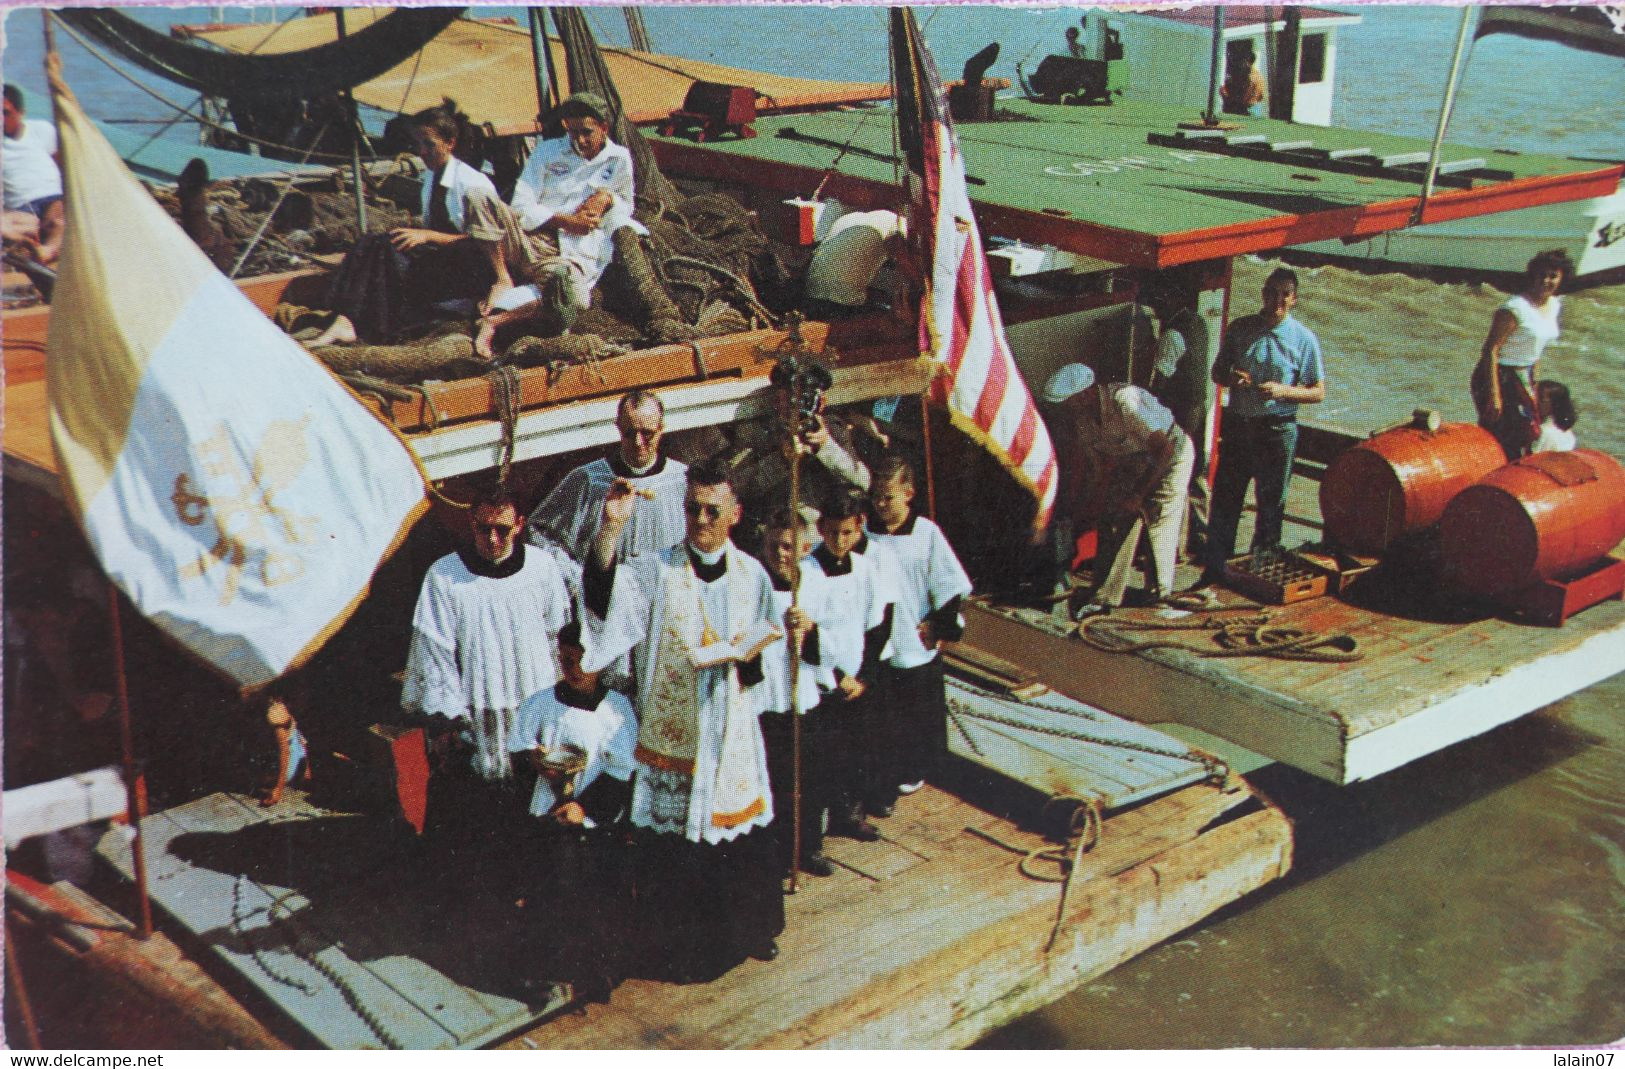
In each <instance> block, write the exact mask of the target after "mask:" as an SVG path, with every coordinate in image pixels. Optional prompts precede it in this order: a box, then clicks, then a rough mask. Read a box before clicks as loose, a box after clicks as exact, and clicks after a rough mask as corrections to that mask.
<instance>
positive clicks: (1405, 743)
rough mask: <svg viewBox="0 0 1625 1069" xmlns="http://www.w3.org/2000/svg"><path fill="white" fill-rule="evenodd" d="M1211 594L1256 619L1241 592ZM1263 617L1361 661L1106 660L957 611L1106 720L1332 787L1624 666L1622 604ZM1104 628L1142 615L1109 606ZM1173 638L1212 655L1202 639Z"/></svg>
mask: <svg viewBox="0 0 1625 1069" xmlns="http://www.w3.org/2000/svg"><path fill="white" fill-rule="evenodd" d="M1223 597H1224V600H1225V602H1226V604H1229V605H1231V606H1234V607H1237V608H1245V609H1249V610H1250V611H1252V612H1258V611H1259V610H1258V609H1257V608H1256V607H1254V606H1252V603H1250V602H1246V601H1245V600H1243V599H1242V598H1240V597H1239V595H1234V594H1230V593H1228V592H1226V593H1225V594H1224V595H1223ZM1268 612H1269V613H1270V616H1271V621H1270V622H1271V625H1272V626H1280V627H1290V628H1302V629H1305V630H1309V631H1314V632H1318V633H1321V634H1327V635H1334V634H1342V635H1348V636H1350V637H1352V638H1353V639H1354V640H1355V641H1356V643H1357V644H1358V649H1359V651H1360V652H1361V653H1362V657H1361V659H1360V660H1359V661H1356V662H1354V663H1352V664H1327V663H1315V662H1301V661H1285V660H1273V659H1269V658H1264V657H1226V658H1212V657H1204V656H1201V655H1200V654H1198V653H1194V652H1185V651H1182V650H1171V649H1153V650H1145V651H1141V652H1134V653H1108V652H1105V651H1103V650H1099V649H1096V648H1094V647H1093V646H1091V645H1089V644H1087V643H1085V642H1083V641H1081V640H1079V639H1078V638H1077V637H1076V636H1075V635H1074V634H1073V626H1072V625H1071V624H1070V623H1069V622H1068V621H1064V620H1058V619H1056V618H1055V617H1053V616H1050V615H1048V614H1045V613H1041V612H1038V611H1036V610H1031V609H1010V608H999V607H995V606H991V605H988V604H985V603H984V604H977V605H974V606H972V607H970V608H969V609H968V610H967V611H966V614H965V615H966V620H967V623H968V629H967V632H966V641H967V642H971V643H974V644H975V645H977V646H979V647H981V648H982V649H985V650H987V651H989V652H991V653H993V654H995V655H997V656H1000V657H1003V658H1005V659H1007V660H1011V661H1015V662H1017V663H1019V664H1022V665H1024V666H1026V667H1028V668H1030V669H1031V670H1032V671H1033V672H1034V674H1035V675H1037V676H1038V677H1039V678H1041V679H1043V680H1044V681H1045V682H1047V683H1049V684H1050V685H1051V686H1053V687H1055V688H1056V689H1057V690H1060V691H1062V692H1064V693H1066V694H1069V695H1071V696H1073V697H1075V698H1078V699H1080V700H1082V701H1085V702H1089V703H1091V704H1093V705H1096V706H1099V707H1100V708H1103V709H1106V710H1108V711H1110V712H1113V713H1116V714H1117V715H1119V716H1124V717H1128V718H1130V719H1132V720H1138V721H1141V722H1142V723H1148V724H1159V723H1177V724H1187V725H1189V726H1191V727H1195V728H1199V729H1201V730H1202V731H1205V732H1208V733H1210V734H1213V735H1217V736H1219V737H1220V738H1224V739H1228V740H1230V741H1232V742H1235V743H1238V744H1239V745H1241V746H1244V747H1246V748H1248V749H1249V750H1253V751H1255V752H1257V753H1259V754H1263V755H1265V756H1267V757H1270V758H1273V759H1275V760H1277V761H1282V762H1285V763H1286V764H1289V765H1292V766H1294V767H1296V768H1300V769H1303V770H1304V771H1306V772H1310V773H1313V774H1314V775H1316V776H1320V777H1322V778H1323V779H1328V780H1331V781H1332V782H1334V783H1342V784H1346V783H1353V782H1356V781H1358V780H1363V779H1369V778H1371V777H1372V776H1377V775H1380V774H1382V773H1383V772H1387V771H1389V770H1390V769H1393V768H1398V767H1399V766H1400V765H1403V764H1406V763H1407V762H1409V761H1413V760H1415V759H1416V758H1418V757H1421V756H1423V755H1425V754H1429V753H1432V752H1434V751H1435V750H1439V749H1442V748H1444V747H1445V746H1448V745H1450V744H1451V743H1454V742H1459V741H1461V740H1462V739H1467V738H1471V737H1472V736H1474V735H1478V734H1481V733H1483V732H1485V731H1488V730H1490V729H1491V728H1493V727H1496V726H1498V725H1500V724H1504V723H1507V722H1508V721H1511V720H1515V719H1517V718H1518V717H1520V716H1523V715H1525V714H1527V713H1531V712H1533V711H1535V710H1537V709H1540V708H1541V707H1543V706H1546V705H1549V704H1551V703H1552V702H1554V701H1557V700H1558V699H1560V698H1563V697H1566V696H1567V695H1570V694H1573V693H1575V692H1577V691H1580V690H1584V689H1585V688H1586V687H1589V686H1591V685H1593V684H1595V683H1598V682H1600V681H1602V680H1604V679H1607V678H1608V677H1609V676H1612V675H1614V674H1616V673H1618V672H1620V671H1622V670H1625V603H1621V602H1619V601H1613V602H1605V603H1603V604H1601V605H1596V606H1594V607H1592V608H1590V609H1587V610H1586V611H1584V612H1582V613H1580V614H1579V615H1577V616H1575V617H1572V618H1571V619H1570V620H1569V621H1568V622H1567V623H1566V624H1564V625H1563V626H1562V627H1555V628H1554V627H1540V626H1533V625H1528V624H1522V623H1517V622H1514V621H1512V620H1509V619H1503V618H1501V617H1499V616H1495V615H1489V614H1487V613H1477V614H1472V615H1465V616H1458V617H1457V618H1455V619H1426V618H1419V617H1418V616H1414V615H1413V616H1405V615H1396V614H1393V613H1388V612H1383V611H1377V610H1374V609H1370V608H1365V607H1362V606H1360V605H1357V604H1351V603H1349V602H1347V601H1343V600H1340V599H1338V598H1333V597H1322V598H1316V599H1312V600H1309V601H1303V602H1298V603H1297V604H1294V605H1287V606H1280V607H1272V608H1270V609H1269V610H1268ZM1112 618H1113V620H1116V621H1122V622H1132V621H1136V620H1141V621H1146V620H1150V619H1151V616H1150V614H1149V612H1148V611H1146V610H1136V609H1122V610H1118V611H1116V612H1114V613H1113V614H1112ZM1169 634H1171V633H1168V632H1162V633H1153V632H1142V633H1140V634H1139V636H1138V637H1141V638H1150V637H1153V636H1155V637H1168V635H1169ZM1179 640H1180V641H1182V642H1184V643H1186V644H1188V645H1189V646H1191V647H1192V648H1193V649H1213V648H1215V647H1214V646H1213V643H1212V642H1211V640H1210V639H1209V638H1208V637H1207V636H1206V635H1203V634H1201V633H1190V632H1186V633H1184V634H1183V636H1182V637H1180V639H1179Z"/></svg>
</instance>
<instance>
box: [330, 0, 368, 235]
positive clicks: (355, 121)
mask: <svg viewBox="0 0 1625 1069" xmlns="http://www.w3.org/2000/svg"><path fill="white" fill-rule="evenodd" d="M333 18H334V20H335V23H336V25H337V26H338V37H339V40H340V41H343V40H344V39H345V38H346V37H347V36H349V34H348V32H347V27H346V26H345V24H344V9H343V8H342V7H338V8H334V9H333ZM344 113H345V115H346V116H347V117H348V118H349V120H350V167H351V169H352V173H353V177H354V179H355V232H356V237H357V238H358V239H359V238H360V237H361V235H363V234H365V233H366V232H367V198H366V195H365V193H364V191H363V190H362V185H361V115H360V113H359V112H357V111H356V107H355V94H354V93H352V92H350V89H349V87H345V90H344Z"/></svg>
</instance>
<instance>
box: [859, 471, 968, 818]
mask: <svg viewBox="0 0 1625 1069" xmlns="http://www.w3.org/2000/svg"><path fill="white" fill-rule="evenodd" d="M869 494H870V498H869V500H870V506H871V518H870V523H869V537H870V540H871V541H873V542H874V543H875V544H876V545H877V546H879V547H881V548H884V549H887V550H889V551H890V552H891V558H892V560H893V561H895V565H894V567H895V568H896V573H895V575H893V576H892V580H893V583H894V585H895V589H896V597H897V607H896V611H895V614H894V616H893V619H892V629H891V640H892V641H891V653H890V655H889V656H888V658H887V661H886V671H885V677H886V678H885V688H886V694H887V704H888V706H889V712H890V715H889V717H888V719H887V722H886V725H884V726H886V727H889V728H890V733H889V735H888V736H885V737H883V738H882V740H881V742H880V743H879V745H877V747H876V749H877V750H878V751H879V752H878V753H877V755H876V760H877V761H878V762H879V764H880V765H881V768H882V769H883V770H884V771H886V772H888V773H889V774H890V775H889V777H882V778H881V782H882V783H883V784H885V785H886V786H888V787H890V785H897V786H896V787H895V788H893V790H894V792H901V793H903V794H912V793H913V792H915V791H917V790H919V789H920V788H921V787H922V786H924V784H925V778H926V775H927V774H928V773H929V772H930V771H931V770H932V769H933V768H934V766H935V765H936V764H937V763H938V762H940V761H941V760H942V759H943V758H944V757H945V756H946V755H947V752H948V701H947V692H946V689H945V684H944V682H943V676H942V658H941V657H939V656H938V650H937V647H938V644H939V643H942V642H957V641H958V640H959V637H960V636H961V635H962V634H964V624H963V623H962V622H961V621H960V619H959V603H960V601H961V599H963V598H964V597H965V596H966V595H967V594H969V593H970V592H971V585H970V577H969V576H967V575H966V574H965V569H964V567H963V566H962V565H961V564H960V563H959V558H958V557H957V556H955V555H954V551H953V547H952V546H950V545H949V544H948V539H947V538H945V537H944V536H943V533H942V529H941V528H940V527H938V526H937V525H936V524H935V523H933V522H931V521H930V520H928V519H926V518H925V517H924V516H921V515H919V514H918V513H916V512H915V511H914V507H913V505H914V468H913V466H912V465H910V464H909V462H908V461H907V460H906V459H904V458H903V457H901V456H898V455H896V454H889V455H888V456H886V457H885V458H884V459H883V460H881V462H880V464H879V465H878V467H877V468H876V471H875V479H874V482H873V483H871V484H870V489H869ZM891 797H892V799H893V800H895V798H896V793H893V794H892V795H891ZM878 802H879V807H880V808H881V809H886V808H889V807H888V806H887V805H886V799H884V798H882V799H879V800H878ZM874 804H875V800H871V806H872V807H873V806H874Z"/></svg>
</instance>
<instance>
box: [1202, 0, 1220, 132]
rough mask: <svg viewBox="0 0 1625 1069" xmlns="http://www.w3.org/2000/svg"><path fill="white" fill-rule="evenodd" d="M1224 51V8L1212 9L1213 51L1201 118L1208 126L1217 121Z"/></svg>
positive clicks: (1209, 58) (1209, 61)
mask: <svg viewBox="0 0 1625 1069" xmlns="http://www.w3.org/2000/svg"><path fill="white" fill-rule="evenodd" d="M1223 50H1224V6H1223V5H1222V4H1220V5H1215V6H1214V8H1213V51H1212V54H1211V55H1210V56H1209V57H1208V67H1207V114H1206V115H1204V116H1202V118H1203V119H1204V120H1206V121H1207V124H1208V125H1209V126H1212V125H1213V124H1215V123H1217V122H1218V121H1219V58H1220V53H1221V52H1222V51H1223Z"/></svg>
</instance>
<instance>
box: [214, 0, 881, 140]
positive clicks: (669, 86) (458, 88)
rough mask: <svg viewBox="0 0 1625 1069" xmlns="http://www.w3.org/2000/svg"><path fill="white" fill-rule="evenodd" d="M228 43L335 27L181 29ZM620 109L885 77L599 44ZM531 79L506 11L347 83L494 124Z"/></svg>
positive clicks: (301, 22)
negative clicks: (820, 73)
mask: <svg viewBox="0 0 1625 1069" xmlns="http://www.w3.org/2000/svg"><path fill="white" fill-rule="evenodd" d="M388 13H389V9H388V8H355V7H352V8H346V9H345V17H346V19H347V20H348V25H349V29H350V32H351V33H355V32H358V31H359V30H361V29H363V28H365V27H366V26H368V25H371V24H372V22H373V21H374V20H378V19H381V18H383V17H384V16H385V15H387V14H388ZM187 32H188V33H189V34H190V35H192V36H195V37H198V38H201V39H202V40H205V41H208V42H210V43H212V44H215V45H218V46H220V47H221V48H224V49H227V50H228V51H231V52H237V53H245V54H246V53H249V52H257V53H259V54H268V53H269V54H275V53H279V52H288V51H294V50H299V49H307V48H314V47H317V46H320V45H322V44H325V43H327V42H330V41H332V40H334V39H335V37H336V36H337V30H336V28H335V26H334V20H333V18H332V17H331V16H329V15H317V16H312V17H309V18H299V19H292V20H290V21H288V22H285V23H280V24H278V25H274V26H272V25H264V24H260V25H251V26H233V27H197V28H193V29H191V30H189V31H187ZM548 46H549V48H550V49H551V50H552V53H553V66H554V69H556V70H560V71H562V70H564V69H565V59H564V47H563V45H561V44H560V43H559V41H558V39H557V38H549V40H548ZM603 53H604V59H605V61H606V62H607V64H608V66H609V71H610V74H611V76H612V77H613V78H614V79H615V85H616V87H617V88H618V89H619V90H620V93H621V98H622V100H623V101H624V102H625V104H626V113H627V117H628V118H629V119H630V120H631V121H633V122H637V123H646V122H654V121H657V120H659V119H664V118H665V117H666V116H667V115H669V114H670V113H671V112H672V111H674V110H676V109H677V108H679V107H681V106H682V103H683V97H684V96H685V95H687V93H688V89H689V87H690V86H691V85H693V84H694V83H695V82H696V81H706V82H721V83H724V84H727V85H748V86H750V87H751V88H753V89H755V90H756V91H757V93H758V94H760V95H761V96H762V97H765V98H766V99H765V100H762V101H760V102H759V104H758V106H759V107H760V108H761V109H762V110H765V111H766V110H795V109H800V108H809V107H827V106H831V105H836V104H850V103H859V102H862V101H866V100H884V99H886V98H888V97H889V96H890V95H891V90H890V87H889V86H887V85H886V84H885V83H884V82H826V81H819V80H817V79H812V78H791V77H784V76H780V75H776V74H764V73H762V72H760V71H751V70H744V69H742V68H739V67H725V66H722V65H720V64H716V63H705V62H702V61H700V60H692V59H681V58H678V57H675V56H665V55H659V54H656V53H651V52H636V51H633V50H631V49H625V48H603ZM535 86H536V80H535V76H534V73H533V64H532V60H531V48H530V34H529V32H528V31H527V30H526V29H524V28H523V27H521V26H517V25H514V24H512V23H511V22H510V21H508V20H496V21H482V20H471V19H466V18H460V19H457V20H456V21H455V22H453V23H452V24H451V25H450V26H448V27H447V28H446V29H445V30H443V31H442V32H441V33H440V34H439V35H438V36H437V37H435V38H434V39H433V40H432V41H430V42H429V43H428V44H427V45H425V46H424V48H423V50H422V51H421V52H420V53H418V54H416V55H414V56H413V57H412V58H410V59H408V60H406V61H405V62H404V63H401V64H399V65H397V66H396V67H394V68H393V69H391V70H389V71H387V72H385V73H384V74H382V75H380V76H379V77H377V78H374V79H372V80H371V81H369V82H366V83H364V84H362V85H360V86H358V87H357V88H356V89H355V91H354V92H355V98H356V100H358V101H360V102H361V103H363V104H367V105H369V106H371V107H375V108H380V109H382V110H384V111H389V112H403V113H410V112H414V111H419V110H421V109H423V108H427V107H431V106H433V105H435V104H438V103H440V100H441V98H442V97H451V98H452V99H453V100H455V101H457V105H458V107H459V108H460V109H461V110H462V111H463V112H465V113H466V114H467V115H468V116H469V118H471V119H473V120H474V121H475V122H478V123H491V124H492V125H493V126H495V127H496V128H497V129H498V131H499V132H500V131H502V130H504V129H506V128H512V127H516V126H525V125H528V124H530V123H532V122H533V121H534V120H535V118H536V112H537V105H536V89H535Z"/></svg>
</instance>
